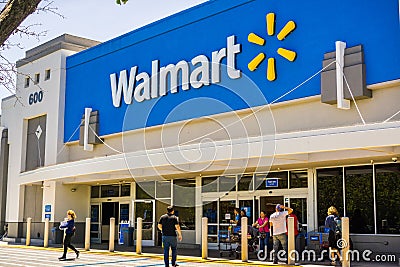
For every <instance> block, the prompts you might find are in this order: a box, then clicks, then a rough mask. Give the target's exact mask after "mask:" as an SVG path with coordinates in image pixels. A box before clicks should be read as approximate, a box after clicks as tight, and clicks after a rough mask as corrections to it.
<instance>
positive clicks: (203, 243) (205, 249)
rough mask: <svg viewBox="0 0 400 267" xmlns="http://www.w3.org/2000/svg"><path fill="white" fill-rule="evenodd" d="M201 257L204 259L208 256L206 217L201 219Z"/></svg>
mask: <svg viewBox="0 0 400 267" xmlns="http://www.w3.org/2000/svg"><path fill="white" fill-rule="evenodd" d="M201 226H202V227H201V258H202V259H203V260H206V259H207V258H208V218H207V217H203V218H202V219H201Z"/></svg>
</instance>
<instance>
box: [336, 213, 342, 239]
mask: <svg viewBox="0 0 400 267" xmlns="http://www.w3.org/2000/svg"><path fill="white" fill-rule="evenodd" d="M334 222H335V231H334V232H335V239H336V240H339V239H341V238H342V220H341V219H340V217H336V218H335V219H334Z"/></svg>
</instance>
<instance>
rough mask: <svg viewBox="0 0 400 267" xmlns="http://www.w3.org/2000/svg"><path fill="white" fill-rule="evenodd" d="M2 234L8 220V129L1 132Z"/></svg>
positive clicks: (0, 218) (0, 200)
mask: <svg viewBox="0 0 400 267" xmlns="http://www.w3.org/2000/svg"><path fill="white" fill-rule="evenodd" d="M0 136H1V142H0V234H2V233H3V229H4V225H5V221H6V200H7V179H8V152H9V145H8V130H3V131H2V132H0Z"/></svg>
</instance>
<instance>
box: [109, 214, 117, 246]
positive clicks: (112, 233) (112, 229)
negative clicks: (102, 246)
mask: <svg viewBox="0 0 400 267" xmlns="http://www.w3.org/2000/svg"><path fill="white" fill-rule="evenodd" d="M114 239H115V218H110V240H109V246H108V250H109V251H110V252H114V243H115V240H114Z"/></svg>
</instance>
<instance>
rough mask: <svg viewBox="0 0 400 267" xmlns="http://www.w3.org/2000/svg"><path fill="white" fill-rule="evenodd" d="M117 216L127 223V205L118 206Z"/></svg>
mask: <svg viewBox="0 0 400 267" xmlns="http://www.w3.org/2000/svg"><path fill="white" fill-rule="evenodd" d="M119 216H120V218H121V221H129V204H121V205H119Z"/></svg>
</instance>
